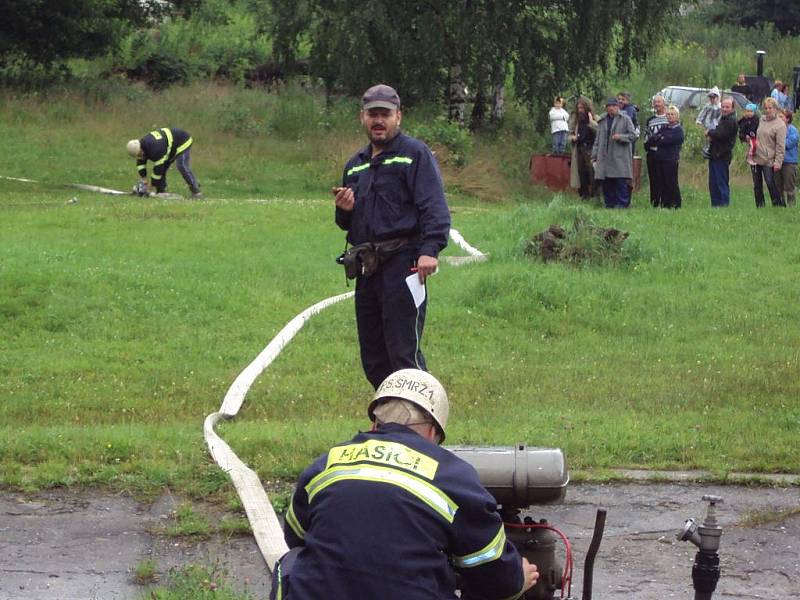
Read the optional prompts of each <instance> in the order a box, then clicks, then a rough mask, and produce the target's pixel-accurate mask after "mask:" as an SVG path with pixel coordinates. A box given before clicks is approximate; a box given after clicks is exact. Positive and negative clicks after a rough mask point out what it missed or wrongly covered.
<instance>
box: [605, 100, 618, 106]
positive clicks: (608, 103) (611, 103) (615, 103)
mask: <svg viewBox="0 0 800 600" xmlns="http://www.w3.org/2000/svg"><path fill="white" fill-rule="evenodd" d="M606 106H619V100H617V99H616V98H609V99H608V100H606Z"/></svg>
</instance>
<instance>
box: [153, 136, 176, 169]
mask: <svg viewBox="0 0 800 600" xmlns="http://www.w3.org/2000/svg"><path fill="white" fill-rule="evenodd" d="M161 131H163V132H164V135H165V136H167V151H166V152H165V153H164V156H162V157H161V158H159V159H158V160H157V161H155V162H154V163H153V166H154V167H157V166H158V165H163V164H164V163H165V162H167V159H168V158H169V153H170V150H172V132H171V131H170V130H169V129H162V130H161Z"/></svg>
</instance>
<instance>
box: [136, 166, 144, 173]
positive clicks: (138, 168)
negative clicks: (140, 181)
mask: <svg viewBox="0 0 800 600" xmlns="http://www.w3.org/2000/svg"><path fill="white" fill-rule="evenodd" d="M136 170H137V171H139V173H143V172H144V173H147V165H136Z"/></svg>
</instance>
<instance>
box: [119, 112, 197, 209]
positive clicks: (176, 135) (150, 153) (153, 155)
mask: <svg viewBox="0 0 800 600" xmlns="http://www.w3.org/2000/svg"><path fill="white" fill-rule="evenodd" d="M191 146H192V136H190V135H189V133H188V132H186V131H184V130H183V129H178V128H177V127H162V128H161V129H155V130H153V131H151V132H150V133H148V134H147V135H146V136H144V137H143V138H141V139H138V140H130V141H129V142H128V144H127V146H126V148H127V150H128V154H130V155H131V156H132V157H134V158H135V159H136V171H137V173H138V175H139V181H138V182H137V184H136V185H135V186H134V188H133V191H134V193H136V194H138V195H140V196H146V195H147V193H148V186H147V161H148V160H149V161H151V162H152V163H153V173H152V175H151V177H150V181H151V183H152V185H153V187H154V188H155V190H156V193H159V194H161V193H163V192H165V191H166V190H167V170H168V169H169V167H170V165H172V163H173V162H174V163H176V164H177V166H178V171H180V174H181V175H182V176H183V179H184V181H185V182H186V185H188V186H189V191H190V192H191V194H192V198H196V199H199V198H202V197H203V193H202V192H201V191H200V184H199V183H198V181H197V178H196V177H195V176H194V173H193V172H192V168H191V166H190V159H191V155H190V148H191Z"/></svg>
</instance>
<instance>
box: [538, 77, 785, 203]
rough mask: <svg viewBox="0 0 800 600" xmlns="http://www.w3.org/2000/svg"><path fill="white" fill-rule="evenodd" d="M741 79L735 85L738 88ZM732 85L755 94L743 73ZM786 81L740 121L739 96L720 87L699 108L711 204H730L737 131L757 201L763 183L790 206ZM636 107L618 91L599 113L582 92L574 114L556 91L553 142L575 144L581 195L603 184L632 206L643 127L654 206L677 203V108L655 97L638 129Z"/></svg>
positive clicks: (573, 178)
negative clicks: (636, 150) (725, 93)
mask: <svg viewBox="0 0 800 600" xmlns="http://www.w3.org/2000/svg"><path fill="white" fill-rule="evenodd" d="M737 87H738V89H736V88H737ZM733 89H734V91H740V92H741V93H743V94H745V95H746V96H748V97H749V96H750V95H751V94H750V93H748V92H749V86H748V85H747V83H746V80H745V78H744V75H740V76H739V82H738V84H737V86H734V87H733ZM789 105H790V99H789V97H788V95H787V94H786V86H785V85H784V84H783V83H782V82H780V81H776V82H775V88H774V89H773V91H772V93H771V94H770V96H769V97H767V98H765V99H764V101H763V103H762V106H763V114H762V115H760V116H759V114H758V106H757V105H756V104H755V103H752V102H751V103H749V104H747V106H746V109H745V111H744V116H742V118H740V119H739V120H738V122H737V120H736V111H735V105H734V100H733V98H732V97H722V92H720V90H719V88H717V87H714V88H712V89H711V90H709V92H708V102H707V103H706V104H705V105H704V106H703V107H702V108H701V110H700V112H699V113H698V115H697V118H696V120H695V124H696V125H697V126H698V127H700V128H702V130H703V134H704V137H705V144H704V145H703V148H702V155H703V157H704V158H705V159H706V160H707V161H708V189H709V195H710V198H711V205H712V206H714V207H724V206H728V205H729V204H730V184H729V177H730V164H731V162H732V160H733V150H734V147H735V145H736V139H737V137H738V139H739V140H740V141H741V142H742V143H744V144H747V162H748V164H749V165H750V170H751V174H752V179H753V194H754V197H755V203H756V207H759V208H760V207H763V206H765V198H764V192H763V186H764V184H766V186H767V191H768V193H769V196H770V200H771V202H772V205H773V206H787V205H788V206H793V205H794V204H795V201H796V200H795V188H796V185H797V158H798V130H797V128H796V127H795V126H794V125H793V124H792V120H793V119H792V112H791V110H790V109H788V108H785V107H786V106H789ZM637 111H638V109H637V108H636V107H635V106H634V105H633V104H632V103H631V97H630V94H629V93H627V92H620V93H619V94H618V95H617V96H616V97H614V98H609V99H608V100H607V101H606V103H605V114H602V115H600V116H599V117H598V116H597V115H595V113H594V110H593V106H592V102H591V101H590V100H589V99H588V98H585V97H583V96H581V97H579V98H578V100H577V101H576V103H575V109H574V110H573V112H572V114H569V113H568V112H567V111H566V109H565V99H564V98H563V97H561V96H559V97H556V98H555V100H554V102H553V108H552V109H551V110H550V114H549V116H550V123H551V133H552V134H553V146H552V150H553V153H554V154H563V153H564V152H565V151H566V142H567V141H570V142H571V144H572V163H571V172H570V185H571V186H572V187H573V188H575V189H577V190H578V193H579V195H580V196H581V198H591V197H593V196H595V195H597V194H598V193H599V190H600V188H602V193H603V199H604V203H605V206H606V208H627V207H629V206H630V201H631V191H632V189H633V183H632V182H633V158H634V145H635V143H636V140H637V139H638V138H639V136H640V134H641V133H643V134H644V148H645V151H646V164H647V173H648V177H649V180H650V203H651V204H652V205H653V206H654V207H657V208H680V206H681V191H680V186H679V184H678V167H679V164H680V154H681V149H682V146H683V142H684V140H685V137H686V136H685V133H684V130H683V128H682V127H681V122H680V111H679V109H678V108H677V107H676V106H674V105H670V106H667V104H666V101H665V99H664V97H663V96H655V97H654V98H653V114H652V116H650V117H649V118H648V119H647V121H646V122H645V124H644V128H643V132H642V131H640V128H639V123H638V118H637Z"/></svg>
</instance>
